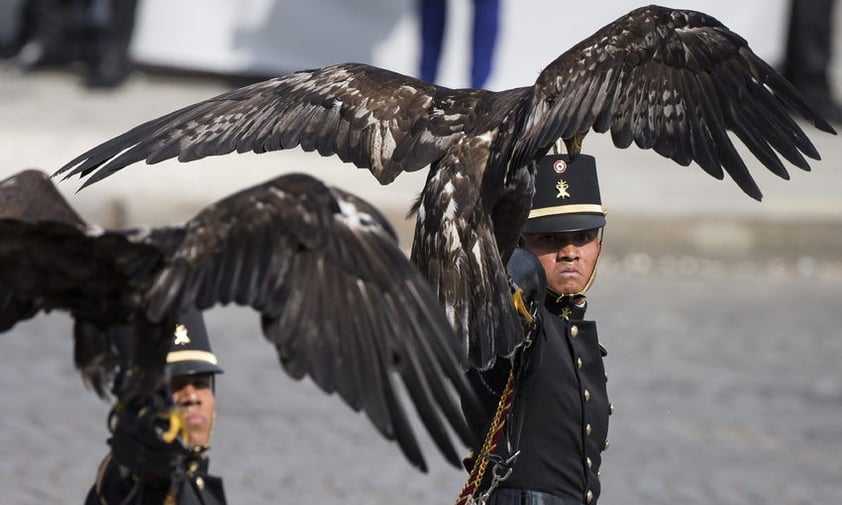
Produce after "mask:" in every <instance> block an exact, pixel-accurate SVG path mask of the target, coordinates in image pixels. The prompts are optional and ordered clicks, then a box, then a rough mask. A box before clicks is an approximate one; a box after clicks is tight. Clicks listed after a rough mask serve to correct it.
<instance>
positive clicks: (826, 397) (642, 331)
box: [0, 262, 842, 505]
mask: <svg viewBox="0 0 842 505" xmlns="http://www.w3.org/2000/svg"><path fill="white" fill-rule="evenodd" d="M616 265H617V264H616V263H612V262H608V263H606V264H605V265H604V266H605V269H604V270H603V272H602V277H601V279H600V281H599V282H598V283H597V286H596V287H595V288H594V290H593V292H592V295H591V310H590V311H591V315H592V316H593V317H594V318H595V319H597V321H598V322H599V326H600V335H602V339H603V341H604V343H605V345H606V346H607V347H608V350H609V354H608V357H607V358H606V359H607V362H606V364H607V368H608V374H609V394H610V396H611V399H612V401H613V402H614V403H615V404H616V406H617V411H616V414H615V415H614V416H613V417H612V419H611V428H610V432H609V438H610V440H611V442H612V444H611V447H610V448H609V449H608V451H607V453H606V454H605V460H604V461H605V462H604V465H603V472H602V473H603V479H604V495H603V500H602V503H606V504H623V505H628V504H631V505H634V504H641V505H643V504H645V505H658V504H664V505H666V504H670V505H672V504H675V503H682V504H685V505H693V504H714V503H715V504H717V505H732V504H733V505H737V504H767V503H775V504H780V505H789V504H792V505H800V504H807V503H827V504H829V503H842V481H840V478H839V477H840V475H842V369H840V367H839V363H840V361H842V324H840V323H842V314H840V308H842V307H840V300H842V279H839V278H828V279H821V278H816V277H811V278H807V277H803V276H802V277H799V276H791V275H783V274H782V275H775V274H774V273H772V274H770V273H768V272H767V273H763V274H762V275H760V274H756V273H746V274H739V273H737V274H729V275H727V276H717V275H707V276H704V275H693V276H682V275H681V274H680V273H658V272H656V271H652V272H649V273H645V274H636V273H628V272H625V271H624V270H623V269H618V268H616ZM208 323H209V326H210V328H211V331H212V332H213V338H214V345H215V350H216V351H217V353H218V354H219V355H220V356H221V360H222V363H223V366H224V367H225V370H226V373H225V375H224V376H222V378H221V379H220V381H219V391H218V398H219V406H220V411H219V416H218V426H217V430H216V431H217V432H216V435H215V447H214V450H213V453H212V454H213V463H212V469H213V470H215V471H216V472H218V473H220V474H221V475H223V476H224V478H225V484H226V487H227V491H228V495H229V498H230V499H229V502H230V503H315V502H318V503H323V504H334V503H335V504H340V503H365V504H386V503H395V502H409V503H424V504H434V503H438V504H442V505H444V504H447V503H451V502H452V500H453V498H454V497H455V494H456V492H457V491H458V489H459V487H460V486H461V484H462V479H463V478H464V475H463V473H462V472H460V471H459V470H456V469H453V468H450V467H449V466H447V465H446V464H445V463H444V461H443V460H442V459H441V458H440V457H439V456H438V455H437V454H435V453H434V452H433V450H432V447H431V446H430V444H429V441H428V440H426V439H425V440H424V444H425V446H426V447H427V450H426V454H427V456H428V461H429V463H430V465H431V467H432V468H431V472H430V473H429V474H427V475H424V474H421V473H418V472H416V471H415V470H414V469H412V468H411V467H410V466H409V464H407V463H406V462H405V461H404V459H403V457H402V456H401V454H400V452H399V450H398V448H397V447H396V446H394V445H392V444H389V443H387V442H385V441H383V440H381V439H380V437H379V436H378V435H377V434H376V433H375V431H374V429H372V428H371V426H370V425H369V423H368V422H367V420H366V419H365V418H364V416H362V415H358V414H355V413H352V412H351V411H350V410H349V409H347V408H346V407H344V406H343V405H342V404H341V402H340V401H339V400H338V399H337V398H335V397H329V396H327V395H324V394H322V393H321V392H320V391H319V390H317V389H316V388H315V387H314V386H313V385H312V384H311V383H309V382H307V381H305V382H302V383H298V382H295V381H293V380H291V379H289V378H288V377H287V376H286V374H285V373H284V372H283V371H282V370H281V369H280V367H279V366H278V364H277V361H276V358H275V354H274V352H273V351H272V348H271V347H270V346H269V345H268V344H267V343H266V342H265V341H263V339H262V337H261V336H260V335H259V328H258V321H257V317H255V315H253V314H252V313H251V311H249V310H245V309H241V308H220V309H214V310H213V311H211V312H210V313H209V314H208ZM69 336H70V325H69V320H68V319H67V318H66V317H65V316H63V315H61V314H54V315H49V316H42V317H39V318H37V319H35V320H33V321H30V322H27V323H24V324H21V325H19V326H18V327H17V328H16V329H15V330H14V331H12V332H10V333H8V334H5V335H3V336H2V342H1V343H0V353H2V354H1V355H2V357H0V391H2V394H0V412H2V413H3V414H2V416H0V453H2V457H0V486H2V488H3V489H4V491H3V498H2V499H0V502H2V503H9V504H51V503H79V502H81V501H82V499H83V497H84V494H85V492H86V490H87V488H88V486H89V485H90V482H91V480H92V479H93V476H94V473H95V470H96V465H97V463H98V461H99V459H100V458H101V457H102V455H103V454H104V451H105V442H104V440H105V438H106V429H105V416H106V412H107V409H108V405H107V404H105V403H103V402H101V401H99V400H98V399H96V398H95V396H94V395H93V394H92V393H90V392H87V391H85V390H84V388H83V386H82V384H81V382H80V380H79V378H78V375H77V374H76V373H75V372H74V370H73V367H72V362H71V339H70V338H69Z"/></svg>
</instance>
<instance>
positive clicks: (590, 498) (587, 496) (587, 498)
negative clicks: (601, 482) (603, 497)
mask: <svg viewBox="0 0 842 505" xmlns="http://www.w3.org/2000/svg"><path fill="white" fill-rule="evenodd" d="M585 501H586V502H588V503H590V502H592V501H593V491H591V490H590V489H588V492H587V493H585Z"/></svg>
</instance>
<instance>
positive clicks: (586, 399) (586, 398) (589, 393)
mask: <svg viewBox="0 0 842 505" xmlns="http://www.w3.org/2000/svg"><path fill="white" fill-rule="evenodd" d="M582 394H583V395H584V396H585V401H586V402H589V401H591V392H590V391H588V390H587V389H586V390H585V392H584V393H582Z"/></svg>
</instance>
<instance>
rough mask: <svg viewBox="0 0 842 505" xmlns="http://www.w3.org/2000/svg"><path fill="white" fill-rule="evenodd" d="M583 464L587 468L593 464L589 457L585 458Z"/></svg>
mask: <svg viewBox="0 0 842 505" xmlns="http://www.w3.org/2000/svg"><path fill="white" fill-rule="evenodd" d="M585 464H586V465H588V468H590V467H591V466H593V461H591V458H585Z"/></svg>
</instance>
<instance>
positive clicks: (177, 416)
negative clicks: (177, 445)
mask: <svg viewBox="0 0 842 505" xmlns="http://www.w3.org/2000/svg"><path fill="white" fill-rule="evenodd" d="M160 417H161V418H162V419H165V420H167V422H168V426H169V428H167V431H165V432H164V433H162V434H161V440H163V441H164V442H166V443H168V444H169V443H171V442H172V441H173V440H175V438H176V437H177V436H179V435H181V439H182V440H187V436H188V432H187V423H185V422H184V416H183V414H182V412H181V409H172V410H170V411H169V412H162V413H161V414H160Z"/></svg>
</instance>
